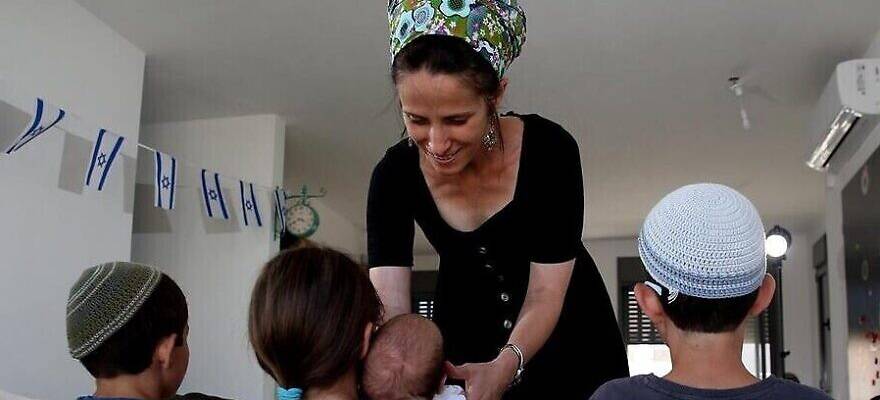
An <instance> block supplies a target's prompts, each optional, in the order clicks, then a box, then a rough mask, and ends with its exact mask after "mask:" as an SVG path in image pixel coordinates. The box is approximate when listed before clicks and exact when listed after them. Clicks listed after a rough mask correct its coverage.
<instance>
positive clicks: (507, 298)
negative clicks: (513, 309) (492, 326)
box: [500, 292, 510, 303]
mask: <svg viewBox="0 0 880 400" xmlns="http://www.w3.org/2000/svg"><path fill="white" fill-rule="evenodd" d="M500 297H501V301H503V302H505V303H507V302H508V301H510V295H509V294H507V293H503V292H502V293H501V296H500Z"/></svg>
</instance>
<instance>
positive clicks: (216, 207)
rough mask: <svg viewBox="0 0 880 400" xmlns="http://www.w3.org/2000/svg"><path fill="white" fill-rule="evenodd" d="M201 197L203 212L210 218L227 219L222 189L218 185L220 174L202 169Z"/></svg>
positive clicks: (227, 214) (227, 213)
mask: <svg viewBox="0 0 880 400" xmlns="http://www.w3.org/2000/svg"><path fill="white" fill-rule="evenodd" d="M202 197H204V199H205V213H207V214H208V217H211V218H223V219H229V212H227V211H226V201H225V200H223V190H222V188H221V187H220V174H218V173H216V172H208V171H207V170H204V169H203V170H202Z"/></svg>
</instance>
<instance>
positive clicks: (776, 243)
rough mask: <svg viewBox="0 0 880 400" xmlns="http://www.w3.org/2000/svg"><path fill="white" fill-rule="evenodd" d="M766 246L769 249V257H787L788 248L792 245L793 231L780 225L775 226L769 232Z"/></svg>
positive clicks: (765, 242)
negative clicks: (790, 231)
mask: <svg viewBox="0 0 880 400" xmlns="http://www.w3.org/2000/svg"><path fill="white" fill-rule="evenodd" d="M764 247H765V249H766V251H767V257H770V258H771V259H782V258H785V254H786V253H788V248H789V247H791V233H789V232H788V230H786V229H785V228H783V227H781V226H779V225H776V226H774V227H773V229H770V231H769V232H767V238H766V239H765V241H764Z"/></svg>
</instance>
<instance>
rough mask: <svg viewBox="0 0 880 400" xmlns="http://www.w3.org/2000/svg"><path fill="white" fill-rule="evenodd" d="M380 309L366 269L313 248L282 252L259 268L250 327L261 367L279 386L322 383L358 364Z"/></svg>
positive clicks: (342, 256)
mask: <svg viewBox="0 0 880 400" xmlns="http://www.w3.org/2000/svg"><path fill="white" fill-rule="evenodd" d="M381 312H382V306H381V303H380V302H379V296H378V294H377V293H376V290H375V289H374V288H373V285H372V283H370V278H369V276H368V275H367V272H366V270H365V269H364V268H363V267H362V266H360V265H358V264H357V263H355V262H354V261H352V260H351V259H350V258H348V257H347V256H345V255H344V254H342V253H339V252H337V251H334V250H330V249H324V248H319V247H314V246H313V247H301V248H296V249H291V250H285V251H282V252H281V253H279V254H278V255H276V256H275V257H274V258H273V259H272V260H270V261H269V262H268V263H266V265H265V266H264V267H263V270H262V272H261V273H260V276H259V277H258V278H257V283H256V284H255V285H254V290H253V293H252V295H251V304H250V313H249V314H250V315H249V318H248V331H249V337H250V342H251V345H252V346H253V348H254V353H255V354H256V356H257V360H258V361H259V364H260V366H261V367H262V368H263V370H264V371H266V373H268V374H269V375H271V376H272V377H273V378H275V381H276V382H278V384H279V385H280V386H282V387H285V388H293V387H297V388H301V389H305V388H310V387H326V386H329V385H331V384H333V383H334V382H336V381H337V380H338V379H339V378H341V377H342V376H343V375H344V374H345V373H346V372H348V371H349V369H350V368H352V367H353V366H355V365H357V362H358V360H359V359H360V355H361V352H362V350H363V349H362V346H363V340H364V330H365V329H366V327H367V324H369V323H373V324H377V323H378V322H379V320H380V318H381Z"/></svg>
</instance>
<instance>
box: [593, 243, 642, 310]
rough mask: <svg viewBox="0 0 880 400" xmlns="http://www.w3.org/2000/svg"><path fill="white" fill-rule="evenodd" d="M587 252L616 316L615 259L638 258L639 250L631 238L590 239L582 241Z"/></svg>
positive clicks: (617, 294)
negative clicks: (602, 281)
mask: <svg viewBox="0 0 880 400" xmlns="http://www.w3.org/2000/svg"><path fill="white" fill-rule="evenodd" d="M584 244H585V245H586V247H587V251H589V252H590V255H592V256H593V260H594V261H595V262H596V266H597V267H598V268H599V273H600V274H602V279H603V280H604V281H605V288H606V289H608V296H609V297H611V305H612V306H613V307H614V314H615V315H617V312H618V310H617V305H618V296H619V293H618V290H617V259H618V258H620V257H638V256H639V250H638V247H637V245H636V240H635V239H633V238H619V239H591V240H586V241H584Z"/></svg>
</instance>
